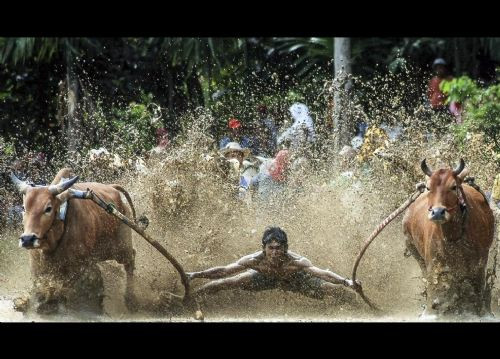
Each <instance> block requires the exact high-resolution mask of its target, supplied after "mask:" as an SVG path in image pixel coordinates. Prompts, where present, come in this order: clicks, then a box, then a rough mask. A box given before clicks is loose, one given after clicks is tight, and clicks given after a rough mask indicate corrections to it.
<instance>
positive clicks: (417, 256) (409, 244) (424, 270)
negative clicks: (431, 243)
mask: <svg viewBox="0 0 500 359" xmlns="http://www.w3.org/2000/svg"><path fill="white" fill-rule="evenodd" d="M406 253H408V255H407V256H408V257H409V256H410V255H411V256H413V258H415V259H416V260H417V263H418V265H419V266H420V270H421V271H422V277H424V278H425V277H427V266H426V265H425V261H424V259H423V258H422V256H421V255H420V253H418V250H417V248H416V247H415V245H414V244H413V243H412V241H411V239H410V238H407V239H406V251H405V256H406Z"/></svg>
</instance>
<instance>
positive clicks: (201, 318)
mask: <svg viewBox="0 0 500 359" xmlns="http://www.w3.org/2000/svg"><path fill="white" fill-rule="evenodd" d="M194 319H196V320H199V321H204V320H205V315H204V314H203V312H202V311H201V310H197V311H196V313H195V314H194Z"/></svg>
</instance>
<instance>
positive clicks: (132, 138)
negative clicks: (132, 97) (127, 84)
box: [111, 94, 163, 156]
mask: <svg viewBox="0 0 500 359" xmlns="http://www.w3.org/2000/svg"><path fill="white" fill-rule="evenodd" d="M162 126H163V123H162V121H161V115H160V113H159V109H158V106H157V105H156V104H155V103H154V102H153V95H152V94H147V95H146V94H143V95H142V98H141V103H137V102H131V103H129V104H128V106H127V107H126V108H113V109H112V110H111V127H112V133H113V135H114V143H115V146H116V147H115V150H116V151H117V152H120V153H121V154H123V155H126V156H130V155H139V154H142V153H143V152H144V151H149V150H151V149H152V148H153V147H154V146H155V145H156V137H155V132H156V129H158V128H160V127H162Z"/></svg>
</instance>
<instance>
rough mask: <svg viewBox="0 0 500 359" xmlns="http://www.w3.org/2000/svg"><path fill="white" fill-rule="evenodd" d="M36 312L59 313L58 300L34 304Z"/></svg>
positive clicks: (44, 313)
mask: <svg viewBox="0 0 500 359" xmlns="http://www.w3.org/2000/svg"><path fill="white" fill-rule="evenodd" d="M36 312H37V313H38V314H43V315H54V314H57V313H59V302H58V301H56V300H50V301H47V302H44V303H39V304H38V305H37V306H36Z"/></svg>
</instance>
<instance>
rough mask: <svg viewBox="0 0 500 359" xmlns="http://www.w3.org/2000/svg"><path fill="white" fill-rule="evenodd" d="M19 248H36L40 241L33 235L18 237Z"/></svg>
mask: <svg viewBox="0 0 500 359" xmlns="http://www.w3.org/2000/svg"><path fill="white" fill-rule="evenodd" d="M19 247H22V248H37V247H40V240H39V238H38V237H37V236H36V235H35V234H23V235H22V236H21V237H19Z"/></svg>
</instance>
